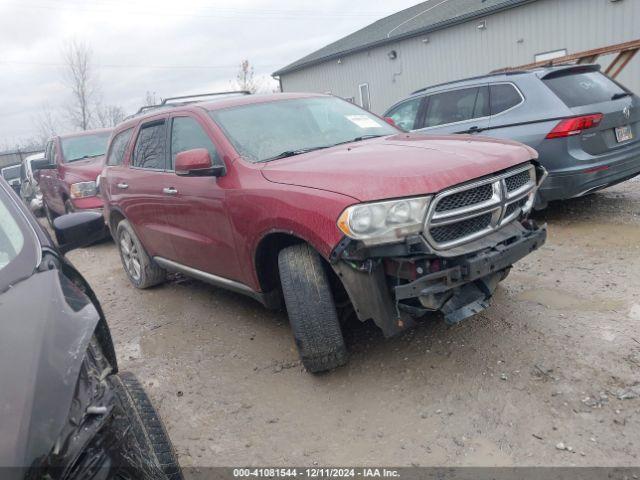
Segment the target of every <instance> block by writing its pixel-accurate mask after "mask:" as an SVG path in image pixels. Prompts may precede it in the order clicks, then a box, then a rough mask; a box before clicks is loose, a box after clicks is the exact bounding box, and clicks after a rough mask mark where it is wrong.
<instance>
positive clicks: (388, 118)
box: [384, 117, 398, 127]
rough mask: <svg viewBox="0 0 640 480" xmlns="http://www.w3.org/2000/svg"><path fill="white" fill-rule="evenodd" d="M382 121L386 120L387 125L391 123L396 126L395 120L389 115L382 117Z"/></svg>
mask: <svg viewBox="0 0 640 480" xmlns="http://www.w3.org/2000/svg"><path fill="white" fill-rule="evenodd" d="M384 121H385V122H387V123H388V124H389V125H393V126H394V127H397V126H398V125H396V121H395V120H394V119H393V118H391V117H384Z"/></svg>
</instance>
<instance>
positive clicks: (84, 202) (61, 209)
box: [34, 129, 111, 223]
mask: <svg viewBox="0 0 640 480" xmlns="http://www.w3.org/2000/svg"><path fill="white" fill-rule="evenodd" d="M110 134H111V129H100V130H87V131H84V132H77V133H70V134H67V135H61V136H57V137H53V138H51V139H49V141H48V142H47V144H46V147H45V159H44V160H43V161H40V162H38V164H36V165H34V166H35V168H37V169H38V171H39V173H38V175H39V183H38V184H39V186H40V190H41V191H42V198H43V207H44V211H45V214H46V215H47V219H48V220H49V222H50V223H51V222H52V221H53V219H54V218H55V217H57V216H58V215H63V214H65V213H69V212H75V211H83V210H99V209H101V208H102V198H101V197H99V196H98V195H97V183H96V179H97V177H98V175H100V172H101V171H102V167H103V163H104V153H105V151H106V150H107V143H108V141H109V135H110Z"/></svg>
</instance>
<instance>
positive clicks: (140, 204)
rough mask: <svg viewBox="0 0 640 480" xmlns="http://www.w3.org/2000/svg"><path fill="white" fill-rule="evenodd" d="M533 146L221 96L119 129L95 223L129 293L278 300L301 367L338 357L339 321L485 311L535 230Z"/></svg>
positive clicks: (383, 324)
mask: <svg viewBox="0 0 640 480" xmlns="http://www.w3.org/2000/svg"><path fill="white" fill-rule="evenodd" d="M536 158H537V154H536V152H535V151H534V150H532V149H531V148H529V147H527V146H524V145H522V144H519V143H515V142H510V141H499V140H492V139H488V138H478V137H471V136H455V137H450V136H441V137H435V136H434V137H427V138H425V137H424V136H417V135H414V134H410V133H404V132H401V131H400V130H398V129H397V128H395V127H394V126H392V125H389V124H388V123H386V122H385V121H384V120H383V119H381V118H379V117H377V116H375V115H373V114H371V113H369V112H367V111H364V110H362V109H361V108H359V107H357V106H355V105H352V104H351V103H349V102H346V101H344V100H342V99H339V98H336V97H332V96H326V95H315V94H273V95H264V96H254V95H226V96H224V95H221V96H219V97H216V98H215V99H214V100H210V101H208V102H200V103H189V102H186V101H185V102H182V103H178V104H176V103H174V104H173V105H170V104H164V105H161V106H159V108H156V109H151V110H150V111H149V110H147V111H146V112H144V113H142V114H141V115H138V116H135V117H133V118H132V119H129V120H128V121H125V122H124V123H122V124H120V125H119V126H118V127H116V129H115V131H114V132H113V135H112V138H111V141H110V144H109V149H108V153H107V161H106V166H105V168H104V170H103V173H102V175H101V192H102V194H103V195H104V198H105V219H106V221H107V223H108V225H109V228H110V229H111V232H112V235H113V238H114V239H115V240H116V244H117V245H118V247H119V249H120V255H121V259H122V263H123V265H124V270H125V272H126V274H127V276H128V277H129V279H130V281H131V282H132V283H133V285H135V286H136V287H138V288H147V287H150V286H152V285H156V284H158V283H160V282H162V281H163V280H164V279H165V275H166V272H167V271H172V272H181V273H183V274H185V275H188V276H191V277H195V278H198V279H201V280H203V281H206V282H210V283H212V284H215V285H219V286H222V287H225V288H229V289H231V290H235V291H237V292H241V293H243V294H246V295H249V296H250V297H253V298H255V299H257V300H258V301H260V302H262V303H263V304H264V305H266V306H267V307H270V308H278V307H279V306H280V305H281V299H282V298H284V303H285V306H286V309H287V312H288V316H289V320H290V324H291V328H292V330H293V336H294V339H295V342H296V344H297V347H298V350H299V353H300V356H301V359H302V362H303V364H304V366H305V367H306V368H307V370H309V371H311V372H319V371H323V370H328V369H331V368H334V367H336V366H339V365H341V364H343V363H345V362H346V359H347V351H346V347H345V342H344V339H343V335H342V331H341V321H342V319H343V317H344V316H345V315H346V314H347V313H348V312H349V309H350V308H351V310H350V312H351V314H355V316H357V318H358V319H359V320H361V321H366V320H369V319H371V320H373V321H374V322H375V323H376V325H378V327H380V328H381V330H382V331H383V333H384V334H385V335H386V336H391V335H394V334H396V333H399V332H401V331H403V330H404V329H406V328H408V327H410V326H411V325H412V324H414V323H415V320H416V319H418V318H420V317H424V316H426V315H428V314H434V313H435V312H440V313H441V315H443V316H444V319H445V321H446V322H448V323H456V322H459V321H461V320H463V319H465V318H467V317H469V316H471V315H473V314H475V313H477V312H479V311H481V310H482V309H484V308H486V306H487V305H488V300H489V298H490V297H491V295H492V293H493V292H494V290H495V288H496V286H497V284H498V283H499V282H500V281H501V280H503V279H504V278H505V277H506V276H507V274H508V272H509V269H510V268H511V265H512V264H513V263H514V262H516V261H517V260H519V259H521V258H522V257H524V256H526V255H527V254H529V253H530V252H532V251H533V250H535V249H537V248H539V247H540V246H541V245H542V244H543V243H544V242H545V239H546V230H545V228H544V227H542V228H539V227H538V226H536V224H535V223H534V222H533V221H531V220H528V219H527V214H528V212H529V210H530V209H531V207H532V204H533V201H534V197H535V194H536V190H537V188H538V185H539V184H540V182H541V180H542V178H543V176H544V170H543V169H542V168H541V167H540V166H539V165H538V164H537V162H536Z"/></svg>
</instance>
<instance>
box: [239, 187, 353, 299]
mask: <svg viewBox="0 0 640 480" xmlns="http://www.w3.org/2000/svg"><path fill="white" fill-rule="evenodd" d="M255 181H256V183H257V185H256V186H255V187H254V188H251V189H242V190H236V191H233V192H229V193H228V205H229V217H230V219H231V222H232V226H233V229H234V232H235V235H236V245H237V248H238V256H239V258H240V259H241V263H242V265H243V266H244V269H245V277H246V280H247V283H248V285H249V286H251V287H252V288H253V289H254V290H260V284H259V281H258V277H257V274H256V271H255V267H254V265H255V263H254V261H255V254H256V249H257V248H258V245H259V244H260V241H261V240H262V239H263V238H265V237H266V236H267V235H269V234H270V233H275V232H278V233H286V234H289V235H292V236H295V237H298V238H300V239H301V240H304V241H306V242H307V243H309V244H310V245H311V246H313V248H315V249H316V250H317V251H318V253H319V254H320V255H322V256H323V257H324V258H329V255H330V254H331V251H332V250H333V248H334V247H335V246H336V245H337V244H338V242H339V241H340V239H341V238H342V236H343V235H342V232H340V230H338V227H337V225H336V221H337V220H338V217H339V216H340V214H341V213H342V211H343V210H344V209H345V208H346V207H347V206H349V205H353V204H355V203H357V200H355V199H354V198H351V197H348V196H346V195H341V194H338V193H333V192H326V191H323V190H318V189H313V188H306V187H299V186H294V185H284V184H278V183H272V182H269V181H268V180H266V179H264V178H263V177H260V178H256V179H255Z"/></svg>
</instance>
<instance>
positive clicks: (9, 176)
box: [2, 165, 20, 180]
mask: <svg viewBox="0 0 640 480" xmlns="http://www.w3.org/2000/svg"><path fill="white" fill-rule="evenodd" d="M2 176H3V177H4V179H5V180H13V179H14V178H20V165H14V166H12V167H6V168H3V169H2Z"/></svg>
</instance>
